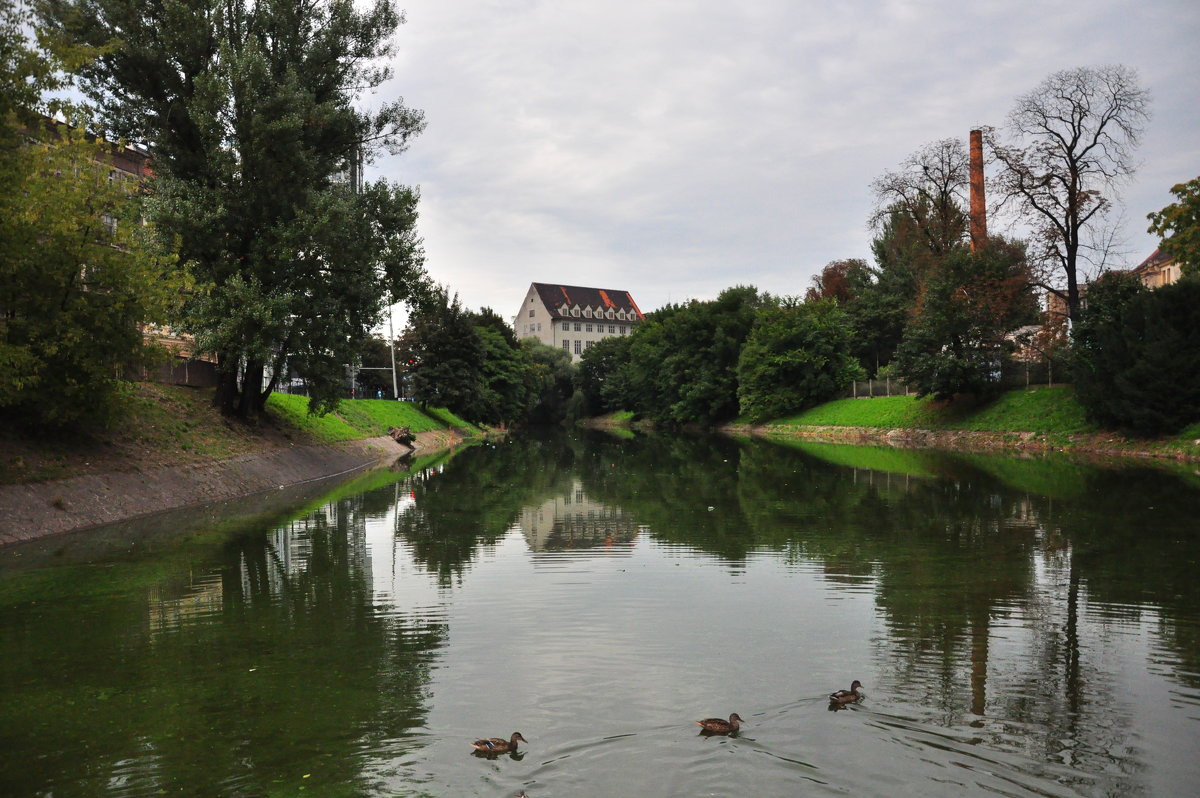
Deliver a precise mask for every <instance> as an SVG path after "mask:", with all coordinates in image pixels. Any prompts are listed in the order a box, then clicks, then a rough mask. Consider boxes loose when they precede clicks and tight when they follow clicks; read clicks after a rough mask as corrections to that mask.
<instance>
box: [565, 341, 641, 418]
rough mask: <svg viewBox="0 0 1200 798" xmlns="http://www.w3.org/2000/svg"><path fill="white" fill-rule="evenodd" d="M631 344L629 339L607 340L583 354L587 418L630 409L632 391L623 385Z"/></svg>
mask: <svg viewBox="0 0 1200 798" xmlns="http://www.w3.org/2000/svg"><path fill="white" fill-rule="evenodd" d="M631 340H632V339H631V338H630V337H629V336H627V335H617V336H613V337H611V338H605V339H603V340H601V341H597V342H596V344H595V345H594V346H591V347H589V348H588V349H587V351H585V352H584V353H583V357H582V358H580V361H579V372H578V381H579V390H580V392H581V394H582V397H583V399H582V401H583V408H582V410H583V413H584V415H587V416H598V415H602V414H604V413H611V412H613V411H616V410H624V409H625V408H626V406H627V405H626V404H625V402H626V395H627V393H628V391H627V388H626V387H625V386H624V385H623V384H622V383H623V381H624V380H625V378H626V371H625V365H626V364H627V363H628V362H629V343H630V341H631Z"/></svg>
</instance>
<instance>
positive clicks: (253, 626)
mask: <svg viewBox="0 0 1200 798" xmlns="http://www.w3.org/2000/svg"><path fill="white" fill-rule="evenodd" d="M385 490H389V489H385ZM389 492H390V490H389ZM370 503H371V502H370V500H369V499H368V498H367V496H365V495H359V496H354V497H351V498H347V499H342V500H339V501H337V502H336V503H334V504H330V505H325V506H324V507H321V508H319V509H317V510H316V511H314V512H312V513H310V514H309V515H308V516H306V517H304V518H301V519H297V520H296V521H293V522H291V523H290V524H287V525H284V526H282V527H278V528H276V529H275V530H272V531H269V532H266V533H263V532H254V533H247V534H244V535H240V536H238V537H236V538H235V539H233V540H231V541H230V542H229V543H228V544H227V545H226V560H225V561H226V565H225V568H224V570H223V573H224V580H223V581H224V591H225V603H226V607H225V612H224V613H223V617H222V625H223V626H224V627H226V628H225V629H223V630H221V631H220V633H219V634H218V635H214V636H213V639H211V640H207V641H203V644H204V650H203V651H200V650H193V651H192V652H191V653H192V654H193V655H194V656H196V657H199V658H203V657H207V656H214V655H215V656H216V658H217V659H218V660H219V661H220V662H222V672H223V673H225V674H226V675H227V681H225V682H224V683H221V684H219V685H214V688H215V691H216V694H214V695H212V696H211V700H213V701H214V702H215V701H224V702H229V703H230V704H232V705H234V706H239V705H241V706H245V707H246V710H247V711H246V712H239V713H236V714H235V715H233V717H231V718H230V719H229V723H228V724H227V726H226V727H225V728H223V729H221V730H219V733H220V735H221V736H222V739H223V740H224V741H225V744H224V745H223V746H221V747H220V750H221V751H224V752H226V753H227V754H228V757H229V761H228V762H227V763H226V766H227V767H228V768H230V771H231V773H236V772H237V771H238V770H239V769H241V770H247V769H248V770H250V771H253V772H255V775H260V774H258V773H257V772H258V771H262V772H264V773H266V772H269V771H270V770H272V769H273V768H274V767H276V766H277V763H273V762H269V761H260V760H261V758H262V757H263V756H264V755H268V756H269V755H270V752H279V751H281V750H287V751H288V756H289V757H291V756H294V753H295V752H296V751H301V752H303V751H305V750H310V753H311V756H312V757H313V758H314V760H316V761H320V762H321V763H323V765H322V766H323V767H324V766H325V765H324V763H329V764H328V767H329V768H333V769H335V770H336V771H337V772H336V773H329V772H326V773H324V774H323V779H322V780H323V781H327V782H328V783H330V784H337V783H339V782H340V783H343V784H358V785H359V788H360V789H362V788H366V787H368V786H370V785H369V784H368V783H367V782H368V781H369V780H370V777H369V776H368V775H367V772H368V769H369V768H368V764H369V760H370V758H371V756H370V755H371V753H372V752H374V753H378V752H379V751H380V749H381V748H383V747H385V745H389V744H390V745H395V744H396V743H395V741H397V740H400V739H403V738H406V737H408V735H409V732H410V730H411V729H413V728H418V727H420V726H422V725H423V724H424V722H425V715H426V711H427V710H426V707H425V704H424V702H425V697H426V696H425V693H426V689H427V685H428V683H429V679H430V668H431V666H432V663H433V661H434V659H435V657H436V655H437V652H438V650H439V649H440V648H441V647H442V646H443V645H444V644H445V641H446V638H447V629H446V626H445V624H444V623H442V622H440V621H436V622H435V621H431V620H429V619H428V618H426V617H423V616H415V615H405V614H399V613H384V612H380V611H379V610H378V609H377V608H376V607H375V606H374V602H373V601H372V595H371V591H372V587H371V566H370V562H369V558H368V551H367V547H366V545H365V522H366V518H367V515H368V514H367V513H366V512H364V509H365V508H366V507H367V506H368V505H369V504H370ZM201 642H202V641H189V643H190V645H189V648H191V647H192V646H194V645H197V644H200V643H201ZM213 647H216V648H217V649H218V650H217V651H214V650H213ZM180 653H181V655H184V653H185V652H180ZM243 666H244V667H243ZM239 674H246V676H245V677H244V678H240V679H239V678H237V676H238V675H239ZM256 674H261V675H258V676H257V678H256ZM413 744H414V743H413V742H406V743H404V745H406V746H408V745H413ZM213 746H214V748H216V747H217V746H216V743H215V742H214V743H213ZM288 761H292V762H294V761H295V760H294V759H290V760H288ZM291 775H292V774H289V776H291ZM268 785H269V781H268V782H266V783H265V784H264V786H268ZM314 786H315V785H314Z"/></svg>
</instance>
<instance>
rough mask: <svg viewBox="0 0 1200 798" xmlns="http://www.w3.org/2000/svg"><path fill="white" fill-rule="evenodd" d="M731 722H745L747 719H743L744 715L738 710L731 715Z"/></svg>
mask: <svg viewBox="0 0 1200 798" xmlns="http://www.w3.org/2000/svg"><path fill="white" fill-rule="evenodd" d="M729 722H730V723H745V721H744V720H742V716H741V715H739V714H738V713H736V712H734V713H733V714H732V715H730V716H729Z"/></svg>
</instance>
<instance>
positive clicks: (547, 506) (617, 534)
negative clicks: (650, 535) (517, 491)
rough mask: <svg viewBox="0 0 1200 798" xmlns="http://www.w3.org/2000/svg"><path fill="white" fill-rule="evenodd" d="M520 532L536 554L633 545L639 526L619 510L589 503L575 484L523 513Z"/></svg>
mask: <svg viewBox="0 0 1200 798" xmlns="http://www.w3.org/2000/svg"><path fill="white" fill-rule="evenodd" d="M521 531H522V532H524V534H525V540H526V541H527V542H528V543H529V547H530V548H531V549H533V550H534V551H563V550H566V549H583V548H591V547H594V546H609V545H613V544H615V543H630V542H632V541H633V539H634V538H636V537H637V533H638V526H637V523H636V522H635V521H634V519H633V517H632V516H630V515H629V514H628V513H626V512H625V511H624V510H622V509H621V508H620V507H612V506H609V505H606V504H601V503H600V502H598V501H593V500H592V499H589V498H588V497H587V494H585V493H584V492H583V486H582V485H581V484H580V483H579V482H576V483H575V484H574V486H573V487H572V488H571V490H569V491H567V492H566V493H565V494H563V495H561V496H559V497H557V498H555V499H551V500H550V501H548V502H545V503H543V504H541V505H538V506H531V507H526V508H525V509H523V510H522V511H521Z"/></svg>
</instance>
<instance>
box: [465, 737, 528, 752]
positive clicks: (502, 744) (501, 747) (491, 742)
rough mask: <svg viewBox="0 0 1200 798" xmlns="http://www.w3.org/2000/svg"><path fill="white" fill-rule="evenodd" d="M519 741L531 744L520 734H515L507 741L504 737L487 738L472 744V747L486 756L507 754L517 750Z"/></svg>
mask: <svg viewBox="0 0 1200 798" xmlns="http://www.w3.org/2000/svg"><path fill="white" fill-rule="evenodd" d="M518 740H519V741H520V742H523V743H528V742H529V741H528V740H526V739H525V738H524V737H523V736H522V735H521V733H520V732H513V733H512V737H510V738H509V739H507V740H505V739H504V738H503V737H486V738H482V739H479V740H476V741H475V742H473V743H471V747H472V748H474V749H475V750H476V751H482V752H483V753H485V754H505V753H508V752H509V751H516V750H517V741H518Z"/></svg>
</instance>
